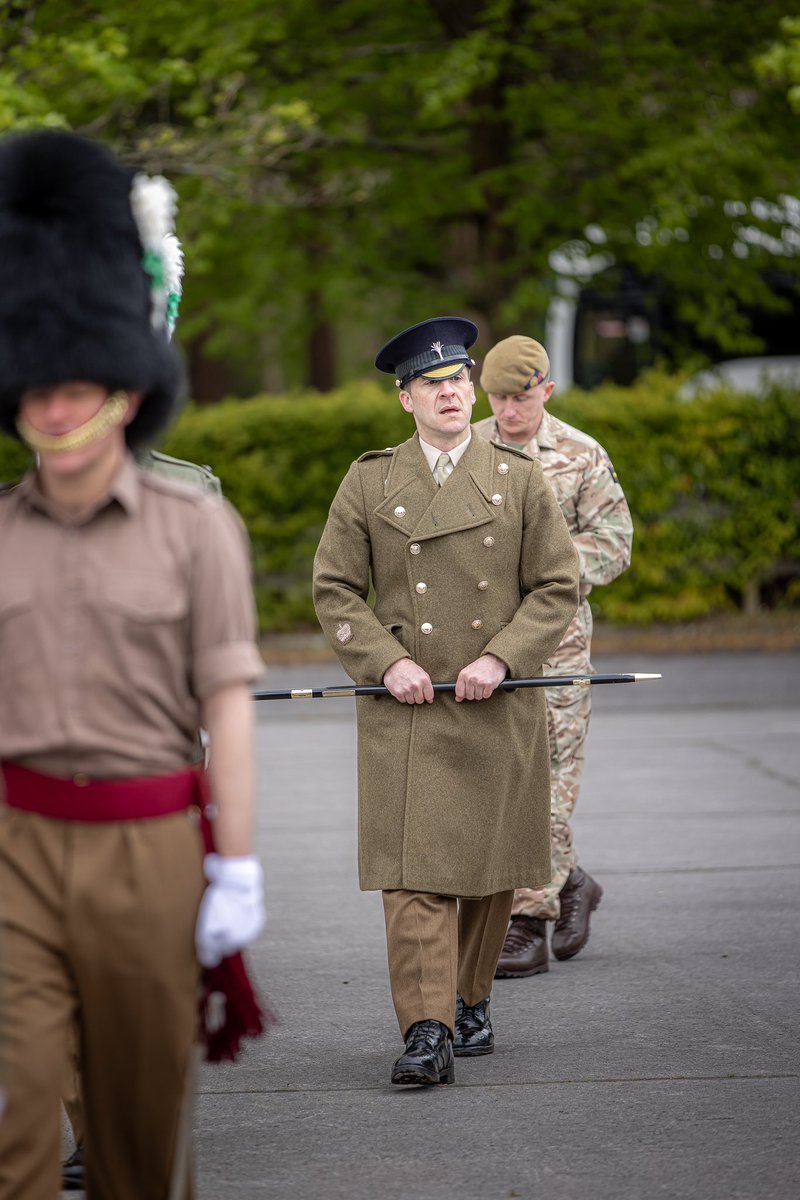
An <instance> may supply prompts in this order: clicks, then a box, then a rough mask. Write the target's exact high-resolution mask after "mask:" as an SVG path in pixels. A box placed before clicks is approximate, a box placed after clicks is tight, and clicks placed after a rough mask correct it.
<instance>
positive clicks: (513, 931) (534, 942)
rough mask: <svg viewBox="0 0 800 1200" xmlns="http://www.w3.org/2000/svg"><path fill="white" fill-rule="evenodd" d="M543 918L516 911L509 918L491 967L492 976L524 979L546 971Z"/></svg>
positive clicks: (546, 956) (545, 925) (545, 941)
mask: <svg viewBox="0 0 800 1200" xmlns="http://www.w3.org/2000/svg"><path fill="white" fill-rule="evenodd" d="M549 957H550V956H549V954H548V952H547V922H546V921H545V920H544V919H543V918H542V917H526V916H525V915H524V914H520V915H519V916H517V917H512V918H511V923H510V925H509V926H508V933H507V934H506V940H505V942H504V943H503V949H502V950H501V952H500V957H499V959H498V960H497V966H496V967H495V971H494V977H495V979H525V978H526V977H527V976H528V975H541V974H542V972H543V971H549V970H550V965H549Z"/></svg>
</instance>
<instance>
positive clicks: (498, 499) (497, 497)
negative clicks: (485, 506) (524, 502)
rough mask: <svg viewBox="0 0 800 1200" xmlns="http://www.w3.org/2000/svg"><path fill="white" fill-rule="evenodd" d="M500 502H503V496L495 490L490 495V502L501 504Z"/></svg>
mask: <svg viewBox="0 0 800 1200" xmlns="http://www.w3.org/2000/svg"><path fill="white" fill-rule="evenodd" d="M502 503H503V497H502V496H501V495H500V493H499V492H495V494H494V495H493V496H492V504H502Z"/></svg>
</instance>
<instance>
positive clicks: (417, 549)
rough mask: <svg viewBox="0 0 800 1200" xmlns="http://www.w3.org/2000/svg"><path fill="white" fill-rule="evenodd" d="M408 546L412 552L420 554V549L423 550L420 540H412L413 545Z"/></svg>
mask: <svg viewBox="0 0 800 1200" xmlns="http://www.w3.org/2000/svg"><path fill="white" fill-rule="evenodd" d="M408 548H409V550H410V551H411V553H412V554H419V552H420V551H421V549H422V547H421V546H420V544H419V542H412V543H411V545H410V546H409V547H408Z"/></svg>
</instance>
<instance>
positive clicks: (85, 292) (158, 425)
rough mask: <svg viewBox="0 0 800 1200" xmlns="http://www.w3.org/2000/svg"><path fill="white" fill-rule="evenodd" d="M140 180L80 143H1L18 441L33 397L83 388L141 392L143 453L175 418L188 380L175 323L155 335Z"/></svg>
mask: <svg viewBox="0 0 800 1200" xmlns="http://www.w3.org/2000/svg"><path fill="white" fill-rule="evenodd" d="M133 181H134V173H133V171H131V170H130V169H129V168H127V167H124V166H123V165H122V164H121V163H120V162H118V161H117V159H115V158H114V156H113V155H112V154H111V153H110V152H109V151H108V150H107V149H105V148H104V147H102V146H100V145H97V144H96V143H94V142H90V141H87V140H86V139H84V138H81V137H78V136H76V135H74V134H70V133H62V132H60V131H55V130H45V131H41V132H36V133H26V134H12V135H11V136H9V137H7V138H5V139H3V140H2V141H0V427H2V429H3V430H4V431H5V432H6V433H10V434H12V436H16V430H15V426H14V421H15V418H16V415H17V410H18V408H19V402H20V397H21V395H22V393H23V392H24V391H25V390H26V389H28V388H42V387H51V386H54V385H56V384H59V383H67V382H70V381H73V380H86V381H89V382H92V383H98V384H102V385H103V386H104V387H107V388H108V389H109V391H116V390H117V389H123V390H126V391H137V392H141V393H142V395H143V399H142V403H141V407H140V408H139V411H138V412H137V414H136V416H135V417H134V419H133V421H132V422H131V424H130V425H129V426H128V427H127V429H126V431H125V434H126V438H127V441H128V443H129V444H130V445H131V446H134V447H137V446H143V445H146V444H148V443H149V442H150V441H151V440H152V439H153V438H154V437H155V436H156V435H157V434H158V433H159V432H160V431H161V430H162V429H163V428H164V427H165V426H166V425H167V424H168V423H169V420H170V418H171V417H172V415H173V413H174V411H175V409H176V406H177V402H178V400H179V399H180V397H181V396H182V394H183V386H184V375H183V369H182V365H181V360H180V357H179V355H178V353H177V351H176V350H175V348H174V347H173V346H172V345H170V342H169V335H168V330H167V325H166V323H165V322H163V320H162V322H161V327H154V326H153V324H151V311H152V294H151V285H152V270H151V273H150V274H148V272H147V271H145V269H144V266H143V258H144V254H145V247H144V246H143V244H142V240H141V238H140V234H139V228H138V226H137V222H136V220H135V218H134V212H133V208H132V206H131V188H132V184H133ZM166 186H167V185H166V184H165V185H164V187H166Z"/></svg>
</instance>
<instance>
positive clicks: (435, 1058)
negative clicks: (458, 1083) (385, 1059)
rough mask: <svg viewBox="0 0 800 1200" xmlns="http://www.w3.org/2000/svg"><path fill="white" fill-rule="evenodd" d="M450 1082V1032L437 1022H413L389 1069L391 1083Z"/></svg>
mask: <svg viewBox="0 0 800 1200" xmlns="http://www.w3.org/2000/svg"><path fill="white" fill-rule="evenodd" d="M454 1079H455V1067H454V1064H453V1043H452V1042H451V1040H450V1030H449V1029H448V1028H447V1026H446V1025H443V1024H442V1022H441V1021H416V1022H415V1023H414V1024H413V1025H412V1026H411V1028H410V1029H409V1031H408V1034H407V1036H406V1048H405V1050H404V1051H403V1053H402V1054H401V1055H400V1057H399V1058H398V1060H397V1062H396V1063H395V1064H394V1066H393V1067H392V1083H412V1084H413V1083H416V1084H430V1083H452V1082H453V1080H454Z"/></svg>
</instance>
